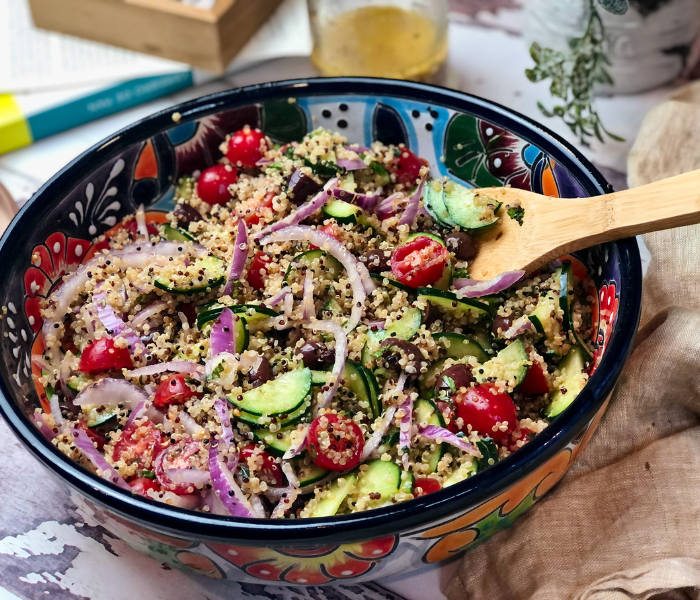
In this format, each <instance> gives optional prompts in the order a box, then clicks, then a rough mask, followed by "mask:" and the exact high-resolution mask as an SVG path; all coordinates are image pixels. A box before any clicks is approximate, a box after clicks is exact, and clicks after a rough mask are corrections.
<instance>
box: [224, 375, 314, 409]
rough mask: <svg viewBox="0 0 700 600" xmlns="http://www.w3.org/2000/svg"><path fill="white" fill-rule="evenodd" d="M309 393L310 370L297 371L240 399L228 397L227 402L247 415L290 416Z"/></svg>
mask: <svg viewBox="0 0 700 600" xmlns="http://www.w3.org/2000/svg"><path fill="white" fill-rule="evenodd" d="M310 393H311V370H310V369H297V370H295V371H290V372H289V373H285V374H284V375H280V376H279V377H278V378H277V379H273V380H272V381H268V382H267V383H264V384H263V385H261V386H260V387H257V388H253V389H252V390H248V391H247V392H245V393H244V394H243V395H242V397H241V399H240V400H239V399H238V396H235V395H233V394H232V395H229V396H228V399H229V402H231V403H232V404H234V405H235V406H236V407H238V408H239V409H241V411H245V412H246V413H248V414H249V415H258V416H260V415H267V416H269V417H276V416H278V415H291V414H293V413H294V412H295V411H297V410H299V408H300V407H301V406H303V405H304V401H305V400H306V397H307V396H308V395H309V394H310Z"/></svg>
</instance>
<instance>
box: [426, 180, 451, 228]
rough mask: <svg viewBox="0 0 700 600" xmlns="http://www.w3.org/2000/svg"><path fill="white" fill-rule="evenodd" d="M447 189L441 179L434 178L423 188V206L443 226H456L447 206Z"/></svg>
mask: <svg viewBox="0 0 700 600" xmlns="http://www.w3.org/2000/svg"><path fill="white" fill-rule="evenodd" d="M444 196H445V191H444V190H443V185H442V182H441V181H436V180H433V181H431V182H430V183H429V184H428V185H426V186H425V187H424V188H423V206H425V210H427V211H428V214H429V215H430V216H431V217H432V218H433V220H434V221H435V222H436V223H437V224H438V225H442V226H443V227H454V226H455V224H454V223H453V222H452V220H451V219H450V213H449V212H448V211H447V207H446V206H445V199H444Z"/></svg>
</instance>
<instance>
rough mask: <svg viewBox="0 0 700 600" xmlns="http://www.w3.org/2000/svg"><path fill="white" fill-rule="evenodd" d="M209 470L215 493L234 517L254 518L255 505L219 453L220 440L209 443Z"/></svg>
mask: <svg viewBox="0 0 700 600" xmlns="http://www.w3.org/2000/svg"><path fill="white" fill-rule="evenodd" d="M209 472H210V473H211V483H212V486H213V488H214V493H215V494H216V496H217V498H218V499H219V500H220V501H221V503H222V504H223V505H224V508H225V509H226V511H227V512H228V514H230V515H231V516H233V517H247V518H253V516H254V515H253V507H252V506H251V505H250V503H249V502H248V500H247V498H246V497H245V495H244V494H243V491H242V490H241V488H240V487H239V486H238V484H237V483H236V481H235V479H234V478H233V474H232V473H231V471H230V470H229V468H228V467H227V466H226V465H225V464H224V462H223V461H222V460H221V456H220V455H219V442H218V440H213V441H212V443H211V444H210V445H209Z"/></svg>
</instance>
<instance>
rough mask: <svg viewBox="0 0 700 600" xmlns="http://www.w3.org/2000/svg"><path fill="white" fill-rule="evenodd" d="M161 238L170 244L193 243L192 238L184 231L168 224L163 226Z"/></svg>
mask: <svg viewBox="0 0 700 600" xmlns="http://www.w3.org/2000/svg"><path fill="white" fill-rule="evenodd" d="M160 235H161V237H162V238H164V239H166V240H170V241H171V242H193V241H194V238H193V237H192V236H191V235H190V234H189V233H187V232H186V231H185V230H184V229H180V228H179V227H172V226H171V225H169V224H168V223H166V224H165V225H163V231H162V232H161V234H160Z"/></svg>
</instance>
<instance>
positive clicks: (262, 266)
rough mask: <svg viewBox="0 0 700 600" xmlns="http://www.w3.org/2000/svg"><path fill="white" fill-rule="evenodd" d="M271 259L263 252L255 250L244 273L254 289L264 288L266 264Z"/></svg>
mask: <svg viewBox="0 0 700 600" xmlns="http://www.w3.org/2000/svg"><path fill="white" fill-rule="evenodd" d="M271 262H272V259H271V258H270V257H269V256H268V255H267V254H265V253H264V252H257V253H256V254H255V256H254V257H253V260H252V261H250V267H249V268H248V273H247V275H246V280H247V281H248V283H249V284H250V287H252V288H253V289H254V290H258V291H260V290H264V289H265V279H266V277H267V265H268V264H269V263H271Z"/></svg>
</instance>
